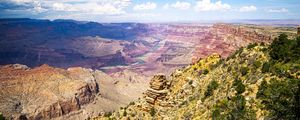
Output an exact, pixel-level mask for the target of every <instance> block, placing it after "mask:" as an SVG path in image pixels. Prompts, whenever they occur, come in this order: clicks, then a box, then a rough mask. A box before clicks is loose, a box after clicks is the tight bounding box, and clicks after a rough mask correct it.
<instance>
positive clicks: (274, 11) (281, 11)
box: [268, 8, 289, 13]
mask: <svg viewBox="0 0 300 120" xmlns="http://www.w3.org/2000/svg"><path fill="white" fill-rule="evenodd" d="M268 12H272V13H286V12H289V10H288V9H286V8H281V9H270V10H268Z"/></svg>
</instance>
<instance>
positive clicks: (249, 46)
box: [247, 43, 258, 49]
mask: <svg viewBox="0 0 300 120" xmlns="http://www.w3.org/2000/svg"><path fill="white" fill-rule="evenodd" d="M257 45H258V44H257V43H252V44H249V45H248V46H247V49H252V48H254V47H255V46H257Z"/></svg>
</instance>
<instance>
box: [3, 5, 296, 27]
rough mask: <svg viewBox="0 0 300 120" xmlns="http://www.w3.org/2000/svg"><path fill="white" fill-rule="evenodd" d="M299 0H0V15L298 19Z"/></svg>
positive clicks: (153, 19)
mask: <svg viewBox="0 0 300 120" xmlns="http://www.w3.org/2000/svg"><path fill="white" fill-rule="evenodd" d="M299 8H300V0H0V17H1V18H38V19H51V20H52V19H75V20H83V21H97V22H180V21H192V22H197V21H209V20H237V19H300V9H299Z"/></svg>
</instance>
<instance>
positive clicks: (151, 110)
mask: <svg viewBox="0 0 300 120" xmlns="http://www.w3.org/2000/svg"><path fill="white" fill-rule="evenodd" d="M155 114H156V110H155V108H154V107H152V108H151V109H150V115H151V116H154V115H155Z"/></svg>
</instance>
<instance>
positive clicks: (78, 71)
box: [0, 64, 99, 119]
mask: <svg viewBox="0 0 300 120" xmlns="http://www.w3.org/2000/svg"><path fill="white" fill-rule="evenodd" d="M0 69H1V70H0V76H1V78H0V81H1V84H0V86H1V91H0V97H1V99H0V101H1V102H0V103H1V104H0V105H1V108H0V111H1V112H3V114H4V116H6V117H7V118H14V119H15V118H17V119H25V118H26V119H51V118H55V117H58V116H62V115H65V114H68V113H70V112H72V111H75V110H79V109H80V108H81V106H82V105H84V104H88V103H90V102H92V101H93V100H94V98H95V95H96V94H97V93H99V85H98V83H97V82H96V80H95V77H94V76H93V74H94V73H93V71H92V70H89V69H83V68H70V69H68V70H63V69H58V68H53V67H50V66H48V65H43V66H40V67H37V68H33V69H30V68H28V67H27V66H25V65H19V64H13V65H5V66H2V67H1V68H0Z"/></svg>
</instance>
